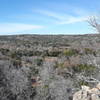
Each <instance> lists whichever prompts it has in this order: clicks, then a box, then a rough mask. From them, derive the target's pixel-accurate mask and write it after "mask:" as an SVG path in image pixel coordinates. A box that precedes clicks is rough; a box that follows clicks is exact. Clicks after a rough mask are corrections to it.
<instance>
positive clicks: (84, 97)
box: [73, 83, 100, 100]
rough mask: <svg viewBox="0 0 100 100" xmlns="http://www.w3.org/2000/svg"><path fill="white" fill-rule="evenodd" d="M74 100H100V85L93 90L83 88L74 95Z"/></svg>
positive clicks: (86, 87)
mask: <svg viewBox="0 0 100 100" xmlns="http://www.w3.org/2000/svg"><path fill="white" fill-rule="evenodd" d="M73 100H100V83H99V84H98V85H97V86H96V87H95V88H92V89H90V87H88V86H82V89H81V90H80V91H78V92H76V93H75V94H74V96H73Z"/></svg>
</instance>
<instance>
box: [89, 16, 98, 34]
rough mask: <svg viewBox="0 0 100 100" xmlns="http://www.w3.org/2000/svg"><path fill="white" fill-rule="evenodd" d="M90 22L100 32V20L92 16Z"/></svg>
mask: <svg viewBox="0 0 100 100" xmlns="http://www.w3.org/2000/svg"><path fill="white" fill-rule="evenodd" d="M88 23H89V24H90V26H92V27H93V28H94V29H96V30H97V32H98V33H100V21H99V20H98V19H97V18H96V17H90V18H89V20H88Z"/></svg>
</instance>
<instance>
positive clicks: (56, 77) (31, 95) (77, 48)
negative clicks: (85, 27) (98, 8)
mask: <svg viewBox="0 0 100 100" xmlns="http://www.w3.org/2000/svg"><path fill="white" fill-rule="evenodd" d="M99 82H100V35H99V34H95V35H88V34H87V35H14V36H11V35H9V36H0V100H73V95H74V93H76V92H77V91H79V90H80V88H81V86H82V85H85V86H89V87H91V88H93V87H94V86H96V85H97V84H98V83H99Z"/></svg>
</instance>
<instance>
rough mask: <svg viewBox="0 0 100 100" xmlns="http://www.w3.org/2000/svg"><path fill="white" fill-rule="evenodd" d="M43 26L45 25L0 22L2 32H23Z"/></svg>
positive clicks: (0, 31)
mask: <svg viewBox="0 0 100 100" xmlns="http://www.w3.org/2000/svg"><path fill="white" fill-rule="evenodd" d="M41 28H44V26H39V25H30V24H22V23H0V33H13V32H23V31H28V30H35V29H41Z"/></svg>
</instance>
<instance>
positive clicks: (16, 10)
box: [0, 0, 100, 35]
mask: <svg viewBox="0 0 100 100" xmlns="http://www.w3.org/2000/svg"><path fill="white" fill-rule="evenodd" d="M99 13H100V0H0V34H1V35H2V34H87V33H93V32H94V30H93V29H92V28H91V27H90V26H89V25H88V23H87V22H86V20H87V19H88V18H89V17H90V16H96V15H99Z"/></svg>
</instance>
